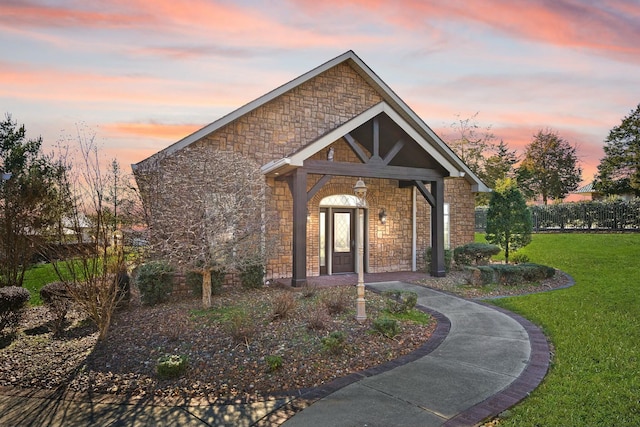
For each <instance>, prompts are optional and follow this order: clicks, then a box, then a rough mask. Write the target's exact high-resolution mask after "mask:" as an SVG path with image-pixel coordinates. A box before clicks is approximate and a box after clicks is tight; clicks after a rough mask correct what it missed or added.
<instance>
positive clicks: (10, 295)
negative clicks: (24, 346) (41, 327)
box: [0, 286, 30, 331]
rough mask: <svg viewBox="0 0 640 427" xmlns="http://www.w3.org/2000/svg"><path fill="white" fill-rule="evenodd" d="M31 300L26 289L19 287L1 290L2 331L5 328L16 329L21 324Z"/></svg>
mask: <svg viewBox="0 0 640 427" xmlns="http://www.w3.org/2000/svg"><path fill="white" fill-rule="evenodd" d="M29 298H30V295H29V291H28V290H26V289H25V288H21V287H19V286H5V287H3V288H0V331H2V330H3V329H4V328H5V327H10V328H14V327H16V326H18V325H19V324H20V320H21V319H22V315H23V314H24V309H25V308H26V306H27V301H29Z"/></svg>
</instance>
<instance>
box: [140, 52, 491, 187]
mask: <svg viewBox="0 0 640 427" xmlns="http://www.w3.org/2000/svg"><path fill="white" fill-rule="evenodd" d="M342 63H347V64H348V65H349V66H350V67H351V68H352V69H353V70H354V71H356V72H357V73H358V74H359V75H360V76H361V77H362V78H363V79H364V80H365V81H366V82H367V83H368V84H369V85H371V86H372V87H373V88H374V89H375V90H376V91H377V92H378V93H379V94H380V96H381V97H382V99H383V100H384V101H383V104H385V106H386V107H384V108H386V111H387V112H388V111H393V112H394V113H395V115H396V116H397V118H399V119H401V120H396V119H394V121H396V123H398V124H401V125H402V124H406V125H408V126H409V127H410V128H411V129H412V131H413V132H414V133H416V134H417V135H419V136H420V138H419V139H420V140H421V141H423V142H424V143H428V145H429V146H430V147H432V148H433V149H434V150H435V151H436V152H437V154H436V155H435V157H436V158H438V159H439V161H441V162H443V166H444V167H445V169H447V170H448V171H449V172H450V174H451V176H464V177H465V178H466V179H467V181H469V182H470V183H471V185H472V189H473V191H478V192H487V191H491V190H490V189H489V188H488V187H487V186H486V185H485V184H484V183H483V182H482V181H481V180H480V178H478V177H477V176H476V175H475V174H474V173H473V172H472V171H471V170H470V169H469V168H468V167H467V165H466V164H464V162H463V161H462V160H461V159H460V158H459V157H458V156H457V155H456V154H455V153H454V152H453V151H452V150H451V149H450V148H449V147H448V146H447V144H445V142H444V141H443V140H442V139H440V137H439V136H437V135H436V134H435V132H433V130H431V128H430V127H429V126H427V124H426V123H425V122H424V121H423V120H422V119H421V118H420V117H419V116H418V115H417V114H416V113H415V112H414V111H413V110H412V109H411V108H409V106H408V105H407V104H405V102H404V101H402V99H400V97H399V96H398V95H396V93H395V92H394V91H393V90H392V89H391V88H390V87H389V86H387V84H386V83H385V82H383V81H382V79H380V77H378V75H377V74H376V73H374V72H373V70H371V68H369V66H367V65H366V64H365V63H364V62H363V61H362V60H361V59H360V58H359V57H358V56H357V55H356V54H355V52H353V51H352V50H349V51H347V52H345V53H343V54H342V55H339V56H337V57H335V58H333V59H332V60H330V61H327V62H325V63H324V64H322V65H320V66H318V67H316V68H314V69H313V70H311V71H308V72H307V73H305V74H303V75H301V76H299V77H297V78H295V79H293V80H291V81H290V82H288V83H286V84H284V85H282V86H280V87H278V88H276V89H274V90H272V91H271V92H269V93H267V94H265V95H263V96H261V97H260V98H257V99H255V100H253V101H251V102H249V103H248V104H245V105H244V106H242V107H240V108H238V109H237V110H235V111H232V112H231V113H229V114H227V115H226V116H223V117H221V118H220V119H218V120H216V121H214V122H213V123H210V124H209V125H207V126H205V127H203V128H202V129H200V130H197V131H196V132H194V133H192V134H191V135H188V136H187V137H185V138H183V139H181V140H180V141H178V142H176V143H174V144H172V145H170V146H168V147H166V148H165V149H163V150H161V151H159V152H158V153H156V154H154V155H152V156H151V157H149V158H147V159H145V160H142V161H140V162H138V163H136V164H133V165H131V166H132V168H133V170H134V171H135V170H136V169H137V168H138V166H139V165H141V164H142V163H145V162H146V161H148V160H150V159H152V158H154V157H156V156H158V155H161V154H163V155H170V154H172V153H174V152H176V151H178V150H181V149H183V148H185V147H187V146H189V145H191V144H192V143H194V142H196V141H199V140H200V139H202V138H204V137H206V136H207V135H210V134H211V133H213V132H215V131H217V130H218V129H220V128H222V127H224V126H226V125H227V124H229V123H231V122H233V121H234V120H236V119H238V118H240V117H242V116H244V115H246V114H248V113H249V112H251V111H253V110H255V109H257V108H259V107H261V106H262V105H264V104H266V103H268V102H270V101H272V100H273V99H275V98H277V97H279V96H281V95H283V94H285V93H287V92H289V91H290V90H292V89H294V88H296V87H298V86H300V85H302V84H303V83H306V82H308V81H309V80H311V79H313V78H315V77H317V76H318V75H320V74H322V73H324V72H325V71H327V70H329V69H331V68H333V67H335V66H337V65H339V64H342ZM374 108H375V107H374ZM363 114H364V113H363ZM343 126H344V125H343ZM403 127H404V126H403ZM340 128H342V126H341V127H339V128H338V129H340ZM333 133H334V132H333V131H332V132H329V133H328V134H327V135H333ZM327 135H325V136H323V137H321V138H319V139H318V140H316V141H314V143H312V144H309V145H308V146H307V147H304V148H303V149H302V150H299V151H298V152H297V153H296V155H294V156H292V157H294V159H293V163H291V160H292V159H291V158H289V157H286V158H283V159H280V160H276V161H274V162H270V163H269V164H267V165H264V166H263V172H266V170H268V169H271V168H272V167H273V164H275V163H277V164H280V165H283V164H291V165H292V166H297V165H298V163H299V162H300V160H299V158H301V156H302V155H301V154H300V153H303V152H304V153H305V155H307V157H308V156H309V155H312V154H314V153H315V152H317V151H320V150H321V149H322V148H324V147H325V146H326V145H328V144H327V141H328V137H327ZM342 135H344V133H343V134H342ZM342 135H339V136H338V138H339V137H340V136H342ZM335 139H337V138H334V140H335ZM418 142H419V143H420V141H418ZM421 145H423V144H421ZM307 148H308V149H307ZM424 148H425V149H426V148H427V147H426V146H425V147H424ZM430 154H431V155H434V153H433V152H430ZM303 160H304V159H303Z"/></svg>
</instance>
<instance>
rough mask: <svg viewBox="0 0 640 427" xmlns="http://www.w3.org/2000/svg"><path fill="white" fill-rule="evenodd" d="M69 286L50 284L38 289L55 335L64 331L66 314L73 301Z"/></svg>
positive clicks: (61, 283) (62, 283)
mask: <svg viewBox="0 0 640 427" xmlns="http://www.w3.org/2000/svg"><path fill="white" fill-rule="evenodd" d="M69 286H71V285H70V284H69V283H66V282H51V283H48V284H46V285H44V286H43V287H42V288H41V289H40V299H41V300H42V302H43V303H44V305H45V306H46V307H47V309H48V310H49V313H51V315H52V316H53V320H52V322H51V326H52V329H53V333H54V334H56V335H57V334H59V333H60V332H62V331H63V330H64V324H65V321H66V317H67V312H68V311H69V309H70V308H71V303H72V301H73V299H72V297H71V294H70V292H69Z"/></svg>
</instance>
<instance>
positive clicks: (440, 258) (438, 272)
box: [431, 179, 447, 277]
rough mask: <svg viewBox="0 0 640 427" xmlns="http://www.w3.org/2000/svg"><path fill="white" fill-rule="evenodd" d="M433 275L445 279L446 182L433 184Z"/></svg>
mask: <svg viewBox="0 0 640 427" xmlns="http://www.w3.org/2000/svg"><path fill="white" fill-rule="evenodd" d="M431 195H432V196H433V198H434V199H435V203H434V204H433V205H432V206H431V275H432V276H433V277H444V276H445V275H446V274H447V273H446V271H445V269H444V180H443V179H439V180H437V181H432V182H431Z"/></svg>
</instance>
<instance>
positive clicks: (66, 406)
mask: <svg viewBox="0 0 640 427" xmlns="http://www.w3.org/2000/svg"><path fill="white" fill-rule="evenodd" d="M366 286H367V287H368V288H370V289H375V290H378V291H384V290H387V289H404V290H411V291H414V292H416V293H417V294H418V304H420V305H421V306H423V307H426V308H427V309H429V310H430V311H432V313H433V315H434V316H436V317H437V318H438V321H439V323H438V328H437V329H436V332H435V333H434V335H433V337H432V339H430V340H429V341H428V342H427V343H426V345H425V346H423V347H421V348H420V349H419V350H416V351H415V352H413V353H411V354H409V355H407V356H404V357H401V358H400V359H396V360H393V361H391V362H388V363H386V364H384V365H382V366H379V367H375V368H372V369H369V370H367V371H364V372H360V373H356V374H352V375H349V376H348V377H345V378H340V379H338V380H335V381H333V382H331V383H329V384H327V385H326V386H323V387H319V388H315V389H311V390H303V391H300V393H299V394H298V395H297V396H281V397H280V398H274V399H271V400H266V401H264V402H254V403H250V404H241V403H239V404H231V405H215V404H213V405H211V404H209V405H207V404H204V403H201V404H197V403H196V402H192V404H191V405H182V406H163V405H154V404H153V403H151V402H145V401H139V402H135V401H134V402H131V401H127V400H126V399H125V400H123V401H118V399H114V398H107V400H106V401H103V400H101V399H100V397H99V396H95V395H94V396H92V395H81V396H74V395H72V394H69V393H66V392H64V391H53V392H46V391H28V390H20V389H12V388H3V387H0V408H1V409H2V410H1V411H0V425H12V426H59V425H64V426H88V425H96V426H98V425H99V426H147V425H149V426H170V425H171V426H173V425H180V426H187V425H188V426H247V427H248V426H271V425H279V424H281V423H282V422H283V421H285V420H286V421H285V422H284V426H285V427H299V426H319V425H331V426H367V427H376V426H421V427H429V426H447V427H451V426H470V425H475V424H478V423H479V422H481V421H482V420H484V419H486V418H488V417H491V416H494V415H497V414H499V413H500V412H502V411H504V410H505V409H507V408H509V407H511V406H513V405H515V404H516V403H518V402H519V401H520V400H522V399H523V398H524V397H526V396H527V395H528V394H529V393H530V392H531V391H532V390H533V389H534V388H535V387H537V385H538V384H539V383H540V381H542V378H543V377H544V375H545V374H546V372H547V368H548V365H549V347H548V344H547V341H546V338H545V337H544V335H543V334H542V332H541V331H540V330H539V329H538V328H537V327H536V326H535V325H533V324H532V323H530V322H529V321H527V320H526V319H524V318H522V317H520V316H517V315H515V314H513V313H510V312H508V311H506V310H502V309H499V308H496V307H492V306H487V305H483V304H482V303H478V302H472V301H468V300H464V299H462V298H458V297H456V296H453V295H449V294H446V293H443V292H440V291H435V290H432V289H428V288H425V287H422V286H417V285H411V284H408V283H404V282H397V281H395V282H382V283H369V284H367V285H366ZM310 402H312V403H311V405H310V406H308V405H309V403H310ZM300 408H304V409H303V410H302V411H300V412H296V411H299V410H300ZM294 412H296V413H295V415H294V416H293V417H291V418H290V419H288V420H287V418H288V417H290V416H291V414H292V413H294Z"/></svg>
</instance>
